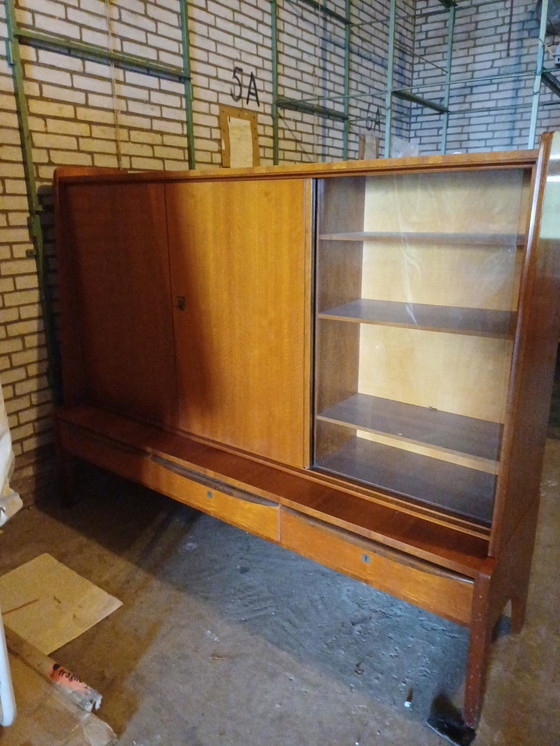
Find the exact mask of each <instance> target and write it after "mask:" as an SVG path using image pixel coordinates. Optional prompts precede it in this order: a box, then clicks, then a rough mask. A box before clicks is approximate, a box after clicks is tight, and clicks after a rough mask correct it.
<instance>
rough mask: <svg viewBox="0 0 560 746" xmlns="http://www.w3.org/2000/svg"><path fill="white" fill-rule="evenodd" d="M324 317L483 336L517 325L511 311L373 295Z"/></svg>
mask: <svg viewBox="0 0 560 746" xmlns="http://www.w3.org/2000/svg"><path fill="white" fill-rule="evenodd" d="M320 317H321V318H325V319H338V320H339V321H348V322H354V323H356V322H357V323H366V324H385V325H388V326H400V327H408V328H409V329H427V330H430V331H446V332H452V333H455V334H474V335H477V336H481V337H507V336H512V335H513V328H514V325H515V314H513V313H512V312H510V311H497V310H488V309H480V308H464V307H463V308H461V307H458V306H434V305H432V304H426V303H399V302H395V301H386V300H370V299H359V300H354V301H352V302H351V303H345V304H343V305H341V306H337V307H336V308H330V309H328V310H327V311H323V312H322V313H321V314H320Z"/></svg>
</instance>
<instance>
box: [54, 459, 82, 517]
mask: <svg viewBox="0 0 560 746" xmlns="http://www.w3.org/2000/svg"><path fill="white" fill-rule="evenodd" d="M57 457H58V483H59V485H60V501H61V503H62V505H63V507H65V508H69V507H71V506H72V505H75V504H76V487H77V484H78V459H77V458H76V457H75V456H72V455H71V454H70V453H68V451H65V450H64V449H62V448H59V449H58V453H57Z"/></svg>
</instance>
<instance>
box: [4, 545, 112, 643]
mask: <svg viewBox="0 0 560 746" xmlns="http://www.w3.org/2000/svg"><path fill="white" fill-rule="evenodd" d="M0 606H1V608H2V616H3V618H4V624H5V626H6V627H9V629H12V630H13V631H14V632H16V633H17V634H18V635H19V636H20V637H23V638H24V640H27V641H28V642H29V643H31V644H32V645H34V646H35V647H36V648H38V649H39V650H40V651H41V652H42V653H45V655H49V654H50V653H52V652H53V651H54V650H58V648H60V647H62V646H63V645H65V644H66V643H67V642H70V640H73V639H74V638H76V637H78V636H79V635H81V634H82V632H85V631H86V630H87V629H90V628H91V627H93V626H94V625H95V624H97V622H100V621H101V620H102V619H104V618H105V617H106V616H108V615H109V614H111V613H112V612H113V611H115V609H118V608H119V606H122V602H121V601H119V600H118V599H117V598H115V597H114V596H111V595H109V594H108V593H106V592H105V591H103V590H102V589H101V588H98V587H97V586H96V585H94V584H93V583H91V582H90V581H89V580H86V579H85V578H82V577H81V576H80V575H78V573H77V572H74V571H73V570H71V569H70V568H69V567H66V565H63V564H62V563H60V562H58V561H57V560H56V559H55V558H54V557H52V556H51V555H50V554H41V555H39V556H38V557H35V559H33V560H31V561H30V562H27V563H26V564H25V565H21V566H20V567H17V568H16V569H15V570H12V571H11V572H8V573H6V574H5V575H3V576H2V577H0Z"/></svg>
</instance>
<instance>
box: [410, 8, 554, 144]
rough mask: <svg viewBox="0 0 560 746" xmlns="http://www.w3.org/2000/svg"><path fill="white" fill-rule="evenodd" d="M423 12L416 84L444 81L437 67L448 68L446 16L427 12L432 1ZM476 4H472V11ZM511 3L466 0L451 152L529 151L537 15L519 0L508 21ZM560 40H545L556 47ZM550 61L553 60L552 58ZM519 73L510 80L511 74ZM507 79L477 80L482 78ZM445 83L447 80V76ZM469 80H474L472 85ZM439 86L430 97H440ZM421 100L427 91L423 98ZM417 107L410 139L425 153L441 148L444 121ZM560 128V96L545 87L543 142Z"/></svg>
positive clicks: (457, 47)
mask: <svg viewBox="0 0 560 746" xmlns="http://www.w3.org/2000/svg"><path fill="white" fill-rule="evenodd" d="M417 5H418V7H417V26H416V44H415V47H416V52H417V53H418V54H419V55H420V56H419V57H417V58H416V63H415V67H414V82H415V84H417V85H421V84H423V83H427V82H432V83H435V84H437V81H438V77H437V75H436V69H435V68H434V64H433V63H436V64H438V65H444V64H445V44H446V40H445V32H446V26H445V22H444V19H445V15H446V14H445V13H438V14H437V15H436V16H434V15H429V14H430V12H431V11H433V10H434V2H430V0H421V2H418V4H417ZM469 6H470V7H469ZM510 7H511V6H510V4H509V3H505V2H497V1H496V0H494V1H493V2H488V3H487V5H486V6H485V5H481V4H480V3H478V4H475V3H460V4H459V7H458V9H457V16H456V25H455V43H454V48H453V66H452V75H453V79H454V80H455V81H461V80H464V81H466V82H465V83H463V84H461V85H454V86H453V87H452V88H451V97H450V111H451V115H450V118H449V138H448V148H447V149H448V150H449V151H454V150H460V151H467V150H468V151H475V150H504V149H515V148H526V147H527V146H528V135H529V121H530V106H531V100H532V89H533V74H534V72H535V68H536V61H537V46H538V18H537V16H536V13H535V7H536V3H535V2H533V0H517V1H516V2H515V4H514V6H513V10H514V12H513V17H512V19H511V20H512V22H511V24H510ZM559 42H560V36H556V37H555V36H551V35H549V36H548V37H547V43H548V45H549V46H550V47H551V48H552V49H554V48H555V47H556V45H557V44H558V43H559ZM547 61H548V62H549V63H551V62H552V59H551V57H550V56H549V55H547ZM509 74H511V75H514V76H515V77H512V78H510V79H508V78H507V77H503V76H507V75H509ZM478 76H481V77H492V76H502V77H500V78H499V79H497V80H494V81H487V82H482V81H481V82H480V83H478V84H477V83H476V78H477V77H478ZM439 80H440V81H441V80H442V76H441V73H440V75H439ZM471 80H472V81H473V82H472V83H471ZM442 91H443V89H442V88H441V86H440V85H436V87H435V88H434V89H432V90H431V91H430V93H429V94H428V93H426V94H425V96H426V98H430V97H433V98H435V99H438V100H441V97H442ZM420 95H422V94H420ZM425 114H426V110H422V109H421V107H417V106H415V107H414V109H413V113H412V122H411V135H412V137H415V138H417V139H418V141H419V143H420V146H421V151H422V152H424V153H429V152H436V151H437V150H438V149H439V134H440V123H441V118H439V117H434V116H430V117H426V116H425ZM559 126H560V99H559V98H558V97H555V96H554V95H553V94H552V93H551V92H550V91H549V90H548V89H546V88H544V87H543V88H542V90H541V107H540V110H539V120H538V127H537V137H538V135H540V133H541V132H543V131H545V130H547V129H555V128H558V127H559Z"/></svg>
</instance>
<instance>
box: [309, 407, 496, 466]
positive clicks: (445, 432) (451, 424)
mask: <svg viewBox="0 0 560 746" xmlns="http://www.w3.org/2000/svg"><path fill="white" fill-rule="evenodd" d="M318 417H320V418H321V419H326V420H331V421H333V422H338V423H341V424H344V423H346V424H350V425H354V426H356V428H360V429H362V428H363V429H367V430H372V431H375V432H383V433H387V434H390V435H394V436H399V437H401V438H406V439H409V440H413V441H417V442H418V443H426V444H430V445H434V446H438V447H440V448H444V449H449V450H451V451H459V452H462V453H465V454H470V455H472V456H478V457H480V458H488V459H496V458H497V457H498V450H499V446H500V438H501V433H502V429H503V426H502V425H501V424H500V423H498V422H489V421H488V420H478V419H475V418H474V417H465V416H463V415H458V414H452V413H451V412H442V411H441V410H438V409H434V408H433V407H419V406H417V405H415V404H406V403H405V402H400V401H395V400H394V399H382V398H381V397H379V396H368V395H367V394H354V395H353V396H351V397H349V398H348V399H346V400H344V401H341V402H336V403H335V404H333V405H332V406H330V407H327V408H326V409H324V410H323V411H321V412H319V413H318Z"/></svg>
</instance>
